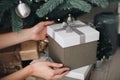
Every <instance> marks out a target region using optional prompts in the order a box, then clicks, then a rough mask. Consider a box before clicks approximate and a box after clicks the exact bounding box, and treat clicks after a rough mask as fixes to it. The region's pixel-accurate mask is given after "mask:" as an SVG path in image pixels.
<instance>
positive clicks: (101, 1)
mask: <svg viewBox="0 0 120 80" xmlns="http://www.w3.org/2000/svg"><path fill="white" fill-rule="evenodd" d="M118 1H119V0H48V1H47V0H22V1H21V0H0V24H1V25H2V26H3V27H4V25H6V24H9V25H10V27H12V30H13V31H19V30H21V29H22V28H23V27H24V28H26V27H30V26H33V25H35V24H36V23H38V22H39V21H43V20H57V19H64V18H65V17H66V15H68V14H69V13H71V14H72V15H73V16H76V15H74V13H79V14H81V13H87V12H90V10H91V9H92V8H93V7H94V6H100V7H102V8H105V7H107V6H108V5H109V3H110V2H118ZM21 3H24V5H21ZM20 5H21V6H20ZM18 6H19V7H20V8H22V10H21V9H18ZM25 12H27V13H25ZM22 14H24V15H22Z"/></svg>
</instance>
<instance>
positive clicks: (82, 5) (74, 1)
mask: <svg viewBox="0 0 120 80" xmlns="http://www.w3.org/2000/svg"><path fill="white" fill-rule="evenodd" d="M69 1H70V4H71V6H72V7H73V8H76V9H79V10H81V11H84V12H90V10H91V8H92V6H91V5H90V4H89V3H87V2H86V1H84V0H69Z"/></svg>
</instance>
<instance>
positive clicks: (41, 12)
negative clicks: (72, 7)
mask: <svg viewBox="0 0 120 80" xmlns="http://www.w3.org/2000/svg"><path fill="white" fill-rule="evenodd" d="M63 2H64V0H49V1H48V2H47V3H45V4H44V5H43V6H42V7H40V9H38V10H37V11H36V14H37V15H38V16H39V17H44V16H45V15H47V14H48V13H49V12H52V11H53V10H54V9H55V8H56V7H57V6H58V5H60V4H61V3H63Z"/></svg>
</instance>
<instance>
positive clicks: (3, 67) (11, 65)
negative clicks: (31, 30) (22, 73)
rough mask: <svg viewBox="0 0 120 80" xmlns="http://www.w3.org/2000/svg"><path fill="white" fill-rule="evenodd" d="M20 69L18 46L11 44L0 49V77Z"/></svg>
mask: <svg viewBox="0 0 120 80" xmlns="http://www.w3.org/2000/svg"><path fill="white" fill-rule="evenodd" d="M20 69H22V62H21V59H20V56H19V46H18V45H15V46H11V47H7V48H5V49H1V50H0V77H3V76H7V75H9V74H11V73H13V72H16V71H18V70H20Z"/></svg>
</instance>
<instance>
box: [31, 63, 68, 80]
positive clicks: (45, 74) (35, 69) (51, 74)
mask: <svg viewBox="0 0 120 80" xmlns="http://www.w3.org/2000/svg"><path fill="white" fill-rule="evenodd" d="M30 66H31V69H32V75H34V76H37V77H42V78H44V79H47V80H54V79H59V78H62V77H64V76H65V75H66V74H67V73H68V72H69V70H70V69H69V68H67V67H63V65H62V64H58V63H53V62H37V63H33V64H31V65H30Z"/></svg>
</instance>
